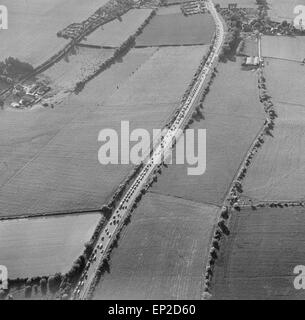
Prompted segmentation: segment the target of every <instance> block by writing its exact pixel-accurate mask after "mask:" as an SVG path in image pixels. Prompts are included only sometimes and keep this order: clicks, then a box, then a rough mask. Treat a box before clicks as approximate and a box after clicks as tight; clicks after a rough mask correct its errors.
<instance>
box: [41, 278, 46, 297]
mask: <svg viewBox="0 0 305 320" xmlns="http://www.w3.org/2000/svg"><path fill="white" fill-rule="evenodd" d="M40 289H41V293H42V294H44V295H45V294H46V293H47V279H46V278H42V279H41V280H40Z"/></svg>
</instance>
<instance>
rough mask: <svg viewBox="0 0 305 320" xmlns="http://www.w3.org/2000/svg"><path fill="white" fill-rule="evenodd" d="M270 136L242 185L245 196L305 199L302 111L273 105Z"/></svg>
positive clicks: (294, 107) (304, 112)
mask: <svg viewBox="0 0 305 320" xmlns="http://www.w3.org/2000/svg"><path fill="white" fill-rule="evenodd" d="M277 110H278V116H279V118H278V119H277V120H276V125H275V129H274V131H273V132H272V135H273V137H268V138H266V139H265V140H266V141H265V144H264V145H263V147H262V149H261V150H260V152H259V153H258V154H257V155H256V158H255V160H254V161H253V164H252V166H251V167H250V169H249V171H248V174H247V177H246V179H245V182H244V194H245V196H247V197H249V198H252V199H255V200H256V199H258V200H261V201H265V200H299V199H305V191H304V188H305V183H304V175H305V145H304V139H305V132H304V125H305V109H304V106H296V105H289V104H279V103H278V104H277Z"/></svg>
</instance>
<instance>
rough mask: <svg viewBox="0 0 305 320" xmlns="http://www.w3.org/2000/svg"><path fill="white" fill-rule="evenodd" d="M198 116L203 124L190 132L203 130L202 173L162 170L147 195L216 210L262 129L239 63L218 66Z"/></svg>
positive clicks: (254, 95) (251, 83) (253, 91)
mask: <svg viewBox="0 0 305 320" xmlns="http://www.w3.org/2000/svg"><path fill="white" fill-rule="evenodd" d="M228 79H230V81H228ZM240 88H243V94H240ZM220 93H221V94H220ZM203 114H204V117H205V120H201V121H200V122H195V123H194V125H193V126H192V128H194V129H199V128H201V129H206V130H207V147H206V148H207V149H206V157H207V168H206V172H205V173H204V174H203V175H201V176H189V175H188V174H187V168H188V167H189V166H188V165H169V168H168V169H163V173H162V175H161V176H160V177H159V178H158V181H159V183H157V184H155V185H154V186H153V190H154V191H156V192H158V193H162V194H166V195H172V196H176V197H179V198H180V197H182V198H185V199H188V200H193V201H197V202H202V203H212V204H216V205H220V204H221V203H222V201H223V199H224V197H225V195H226V192H227V191H228V188H229V186H230V184H231V182H232V180H233V178H234V176H235V174H236V171H237V169H238V168H239V166H240V164H241V161H242V159H243V157H244V156H245V153H246V152H247V150H248V148H249V147H250V145H251V143H252V141H253V140H254V138H255V136H256V134H257V133H258V131H259V130H260V128H261V126H262V125H263V123H264V112H263V109H262V106H261V104H260V103H259V101H258V91H257V78H256V75H255V74H253V73H252V72H246V71H242V70H241V66H240V61H239V60H238V62H236V63H233V62H227V63H226V64H221V65H219V74H218V75H217V77H216V78H215V81H214V83H213V85H212V86H211V91H210V93H209V94H208V95H207V98H206V100H205V102H204V110H203ZM241 133H242V134H241ZM196 153H197V150H196V151H195V154H196Z"/></svg>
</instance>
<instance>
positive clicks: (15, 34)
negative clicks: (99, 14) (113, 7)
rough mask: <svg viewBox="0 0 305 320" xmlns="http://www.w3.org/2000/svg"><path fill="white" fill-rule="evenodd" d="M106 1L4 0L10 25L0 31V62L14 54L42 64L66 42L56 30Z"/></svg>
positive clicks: (19, 57)
mask: <svg viewBox="0 0 305 320" xmlns="http://www.w3.org/2000/svg"><path fill="white" fill-rule="evenodd" d="M107 1H108V0H92V1H89V2H88V3H87V2H84V1H82V0H3V1H2V2H1V4H2V5H5V6H6V7H7V8H8V14H9V16H8V23H9V26H8V30H2V31H1V37H0V39H1V43H2V45H1V52H0V61H2V60H4V59H5V58H7V57H9V56H13V57H15V58H18V59H20V60H22V61H26V62H28V63H30V64H32V65H33V66H37V65H39V64H41V63H43V62H44V61H46V60H47V59H48V58H50V57H51V56H53V55H54V54H55V53H56V52H57V51H59V50H60V49H62V48H63V47H64V46H65V44H66V43H67V40H65V39H63V38H58V37H57V35H56V33H57V32H58V31H60V30H61V29H63V28H65V27H66V26H68V25H69V24H71V23H74V22H81V21H83V20H85V19H87V18H88V17H89V16H90V15H91V14H93V13H94V12H95V11H96V10H97V9H98V8H99V7H101V6H102V5H103V4H105V3H106V2H107ZM3 44H5V45H3Z"/></svg>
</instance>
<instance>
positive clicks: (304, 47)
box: [262, 36, 305, 62]
mask: <svg viewBox="0 0 305 320" xmlns="http://www.w3.org/2000/svg"><path fill="white" fill-rule="evenodd" d="M304 52H305V38H304V37H302V36H299V37H284V36H278V37H275V36H264V37H263V38H262V54H263V56H264V57H268V58H276V59H287V60H294V61H299V62H301V61H303V60H304V58H305V54H304Z"/></svg>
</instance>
